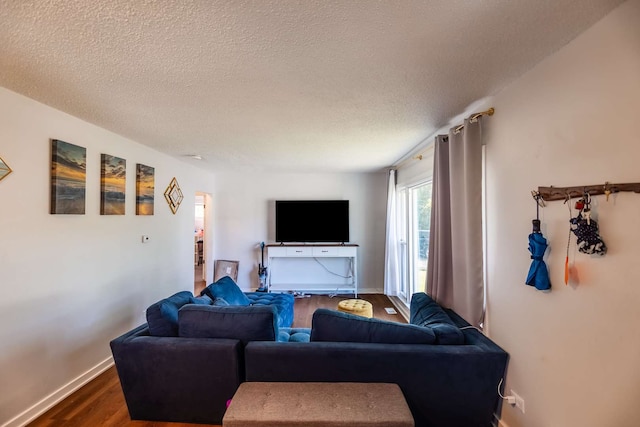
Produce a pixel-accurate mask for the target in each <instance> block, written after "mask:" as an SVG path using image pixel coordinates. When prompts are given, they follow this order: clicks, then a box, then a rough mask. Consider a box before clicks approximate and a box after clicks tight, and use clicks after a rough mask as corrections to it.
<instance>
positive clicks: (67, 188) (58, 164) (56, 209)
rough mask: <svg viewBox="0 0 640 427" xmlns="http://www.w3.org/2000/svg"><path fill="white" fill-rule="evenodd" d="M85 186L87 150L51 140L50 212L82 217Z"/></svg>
mask: <svg viewBox="0 0 640 427" xmlns="http://www.w3.org/2000/svg"><path fill="white" fill-rule="evenodd" d="M86 185H87V149H86V148H84V147H79V146H77V145H73V144H69V143H68V142H64V141H60V140H57V139H52V140H51V210H50V212H51V213H52V214H80V215H83V214H84V211H85V190H86Z"/></svg>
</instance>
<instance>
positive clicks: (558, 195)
mask: <svg viewBox="0 0 640 427" xmlns="http://www.w3.org/2000/svg"><path fill="white" fill-rule="evenodd" d="M623 191H632V192H634V193H640V182H632V183H626V184H612V183H610V182H605V183H604V184H599V185H576V186H574V187H554V186H551V187H538V191H537V192H536V191H532V192H531V194H532V195H533V197H534V198H536V194H537V195H539V197H541V198H542V199H543V200H544V201H546V202H550V201H553V200H566V199H567V198H568V197H571V198H576V197H582V196H583V195H584V194H585V193H589V195H590V196H597V195H600V194H604V195H605V196H607V199H608V198H609V195H610V194H615V193H620V192H623Z"/></svg>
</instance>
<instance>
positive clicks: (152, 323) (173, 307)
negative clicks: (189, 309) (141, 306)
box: [146, 291, 210, 337]
mask: <svg viewBox="0 0 640 427" xmlns="http://www.w3.org/2000/svg"><path fill="white" fill-rule="evenodd" d="M186 304H202V305H207V304H210V300H208V299H204V298H196V297H194V296H193V294H192V293H191V292H189V291H181V292H177V293H175V294H173V295H171V296H170V297H167V298H164V299H161V300H160V301H158V302H156V303H154V304H151V305H150V306H149V308H147V312H146V316H147V324H148V326H149V333H150V334H151V335H153V336H158V337H177V336H178V310H179V309H180V308H181V307H182V306H184V305H186Z"/></svg>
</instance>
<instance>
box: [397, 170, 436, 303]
mask: <svg viewBox="0 0 640 427" xmlns="http://www.w3.org/2000/svg"><path fill="white" fill-rule="evenodd" d="M397 194H398V204H397V206H398V230H399V242H398V243H399V247H400V263H401V272H402V273H401V284H400V297H401V299H402V300H403V301H404V302H405V303H407V304H409V302H410V301H411V295H413V294H414V293H416V292H424V291H425V282H426V278H427V257H428V256H429V229H430V225H431V181H423V182H419V183H416V184H414V185H411V186H406V187H404V188H402V189H398V193H397Z"/></svg>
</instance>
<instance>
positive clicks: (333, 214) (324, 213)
mask: <svg viewBox="0 0 640 427" xmlns="http://www.w3.org/2000/svg"><path fill="white" fill-rule="evenodd" d="M348 241H349V201H348V200H276V242H301V243H307V242H308V243H316V242H317V243H346V242H348Z"/></svg>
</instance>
